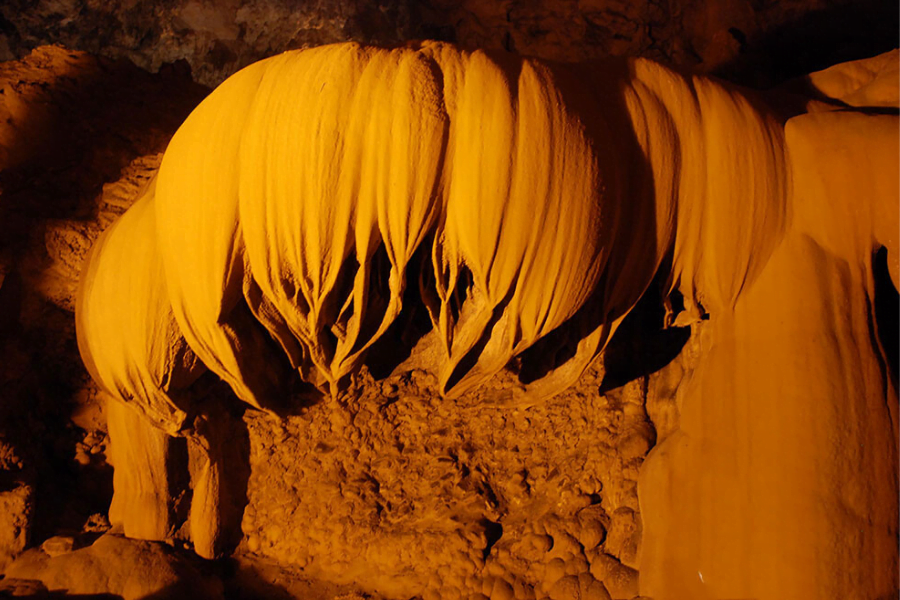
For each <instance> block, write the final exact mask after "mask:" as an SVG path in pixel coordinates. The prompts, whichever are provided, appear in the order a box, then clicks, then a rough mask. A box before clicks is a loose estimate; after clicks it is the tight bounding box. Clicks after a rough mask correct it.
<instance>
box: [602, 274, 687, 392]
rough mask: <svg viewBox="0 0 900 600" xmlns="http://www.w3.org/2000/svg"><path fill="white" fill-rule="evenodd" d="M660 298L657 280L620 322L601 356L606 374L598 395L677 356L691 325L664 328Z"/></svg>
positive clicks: (661, 366)
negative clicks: (617, 329)
mask: <svg viewBox="0 0 900 600" xmlns="http://www.w3.org/2000/svg"><path fill="white" fill-rule="evenodd" d="M675 294H676V295H679V296H680V294H677V292H675ZM661 298H662V295H661V293H660V285H659V279H657V280H655V281H654V283H653V285H651V287H650V289H649V290H647V293H646V294H644V296H643V297H642V298H641V300H640V301H639V302H638V303H637V306H635V307H634V309H633V310H632V311H631V312H630V313H629V314H628V316H627V317H625V320H624V321H622V325H621V326H620V327H619V331H618V332H616V335H615V336H614V337H613V339H612V341H611V342H610V343H609V345H608V346H607V347H606V352H605V353H604V355H603V365H604V367H605V368H606V374H605V375H604V377H603V383H602V384H601V386H600V393H601V394H602V393H605V392H608V391H609V390H612V389H615V388H617V387H620V386H622V385H625V384H626V383H628V382H629V381H633V380H635V379H638V378H640V377H645V376H647V375H650V374H652V373H655V372H656V371H659V370H660V369H662V368H663V367H665V366H666V365H668V364H669V363H670V362H672V361H673V360H674V359H675V357H676V356H678V354H679V353H680V352H681V350H682V348H684V345H685V344H686V343H687V341H688V339H689V338H690V337H691V328H690V327H670V328H666V327H665V322H664V321H665V309H664V308H663V305H662V302H661ZM677 303H678V301H677V300H676V302H675V304H677Z"/></svg>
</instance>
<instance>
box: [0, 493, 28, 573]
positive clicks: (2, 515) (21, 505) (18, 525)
mask: <svg viewBox="0 0 900 600" xmlns="http://www.w3.org/2000/svg"><path fill="white" fill-rule="evenodd" d="M33 496H34V494H33V490H32V489H31V487H30V486H28V485H24V484H21V483H19V484H16V485H15V486H14V487H12V488H11V489H6V490H3V491H0V569H2V568H4V567H5V566H6V565H7V564H8V563H9V562H10V561H12V560H13V559H14V558H15V557H16V556H18V555H19V554H20V553H21V552H22V551H23V550H25V547H26V545H27V544H28V541H29V537H30V533H31V528H32V518H33V513H34V505H33V503H34V498H33Z"/></svg>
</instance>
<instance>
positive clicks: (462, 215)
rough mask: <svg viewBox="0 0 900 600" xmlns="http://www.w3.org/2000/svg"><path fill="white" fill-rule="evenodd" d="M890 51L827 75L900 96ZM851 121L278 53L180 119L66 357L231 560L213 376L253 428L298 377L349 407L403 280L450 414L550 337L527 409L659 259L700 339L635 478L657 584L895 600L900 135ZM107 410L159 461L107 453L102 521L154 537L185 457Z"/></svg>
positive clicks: (489, 63) (650, 589)
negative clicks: (195, 400)
mask: <svg viewBox="0 0 900 600" xmlns="http://www.w3.org/2000/svg"><path fill="white" fill-rule="evenodd" d="M892 56H893V58H891V59H890V60H888V59H885V58H883V57H879V58H878V59H873V61H875V62H869V63H865V64H863V63H859V64H856V63H854V64H852V65H850V66H847V67H846V68H845V69H844V71H830V72H824V73H823V74H816V75H814V76H812V77H811V79H810V81H811V82H812V84H813V85H816V86H818V87H819V89H820V91H821V92H822V94H823V96H830V97H832V98H834V99H835V100H841V99H843V100H845V101H846V103H847V104H849V105H853V106H863V107H865V106H879V107H885V106H888V107H890V106H893V107H896V102H897V98H896V85H893V87H892V86H891V82H892V81H893V82H894V84H896V54H893V55H892ZM879 61H880V62H879ZM891 69H893V71H891ZM892 77H893V79H892ZM892 93H893V96H892V95H891V94H892ZM832 108H833V106H832V105H829V104H827V103H824V102H812V103H810V105H809V107H808V111H809V112H808V113H807V114H803V115H800V116H797V117H794V118H792V119H790V120H788V121H787V124H786V125H785V123H784V122H783V121H782V120H780V119H779V118H777V117H776V116H775V115H774V113H772V112H771V111H769V110H767V109H764V108H762V104H761V103H760V100H759V99H758V98H755V97H751V96H750V95H748V94H746V93H744V92H741V91H738V90H736V89H733V88H731V87H728V86H725V85H724V84H721V83H719V82H716V81H714V80H712V79H709V78H705V77H699V76H688V75H683V74H680V73H677V72H675V71H672V70H669V69H667V68H664V67H662V66H660V65H658V64H656V63H653V62H650V61H646V60H633V61H628V62H625V61H621V62H609V63H598V64H592V65H565V66H564V65H553V64H546V63H543V62H540V61H537V60H526V59H520V58H515V57H512V56H509V55H504V56H499V55H498V56H494V55H490V54H487V53H484V52H480V51H476V52H464V51H461V50H458V49H456V48H454V47H452V46H450V45H446V44H440V43H423V44H421V45H420V46H417V47H406V48H399V49H394V50H386V49H380V48H369V47H361V46H359V45H357V44H341V45H334V46H326V47H322V48H317V49H312V50H305V51H296V52H288V53H284V54H281V55H279V56H276V57H273V58H270V59H267V60H264V61H262V62H259V63H256V64H254V65H251V66H249V67H247V68H246V69H244V70H242V71H241V72H239V73H238V74H236V75H234V76H232V77H231V78H230V79H228V80H227V81H226V82H225V83H223V84H222V85H221V86H220V87H219V88H218V89H216V90H215V91H214V92H213V93H212V94H211V95H210V96H209V97H208V98H207V99H206V100H205V101H204V102H203V103H202V104H201V105H200V106H199V107H198V108H197V109H196V110H195V111H194V112H193V114H192V115H191V116H190V117H189V118H188V120H187V121H186V122H185V124H184V125H183V126H182V127H181V128H180V129H179V131H178V132H177V134H176V135H175V137H174V138H173V139H172V141H171V143H170V145H169V147H168V149H167V151H166V154H165V158H164V160H163V162H162V166H161V168H160V170H159V173H158V176H157V178H156V180H155V182H154V183H153V184H152V185H151V186H150V187H149V188H148V189H147V190H146V192H145V194H144V196H143V197H142V199H141V200H140V201H139V202H138V203H137V204H135V205H134V206H133V207H132V208H131V209H130V210H129V211H128V212H127V213H126V214H125V215H124V216H123V217H122V218H121V219H120V220H119V221H118V222H117V223H116V224H115V225H114V226H113V227H112V228H111V229H110V230H109V231H107V232H106V233H105V234H104V236H103V238H102V239H101V240H100V241H99V242H98V243H97V244H96V245H95V247H94V249H93V251H92V254H91V257H90V260H89V261H88V264H87V267H86V268H85V271H84V276H83V280H82V286H81V289H80V292H79V296H78V311H77V325H78V339H79V348H80V350H81V353H82V356H83V358H84V360H85V363H86V364H87V365H88V368H89V370H90V372H91V374H92V375H93V376H94V378H95V379H96V380H97V381H98V383H100V384H101V385H102V386H103V387H104V388H105V389H106V390H107V391H108V392H110V393H111V394H113V395H114V396H115V397H116V398H118V399H119V400H122V401H123V402H124V403H125V404H126V405H129V406H131V407H132V408H134V409H136V410H137V412H138V413H139V414H140V416H141V418H143V419H147V420H149V422H151V423H152V424H153V425H154V426H156V427H157V428H159V429H161V430H162V431H164V432H165V433H166V434H168V435H186V436H187V437H189V438H190V439H191V440H192V441H191V443H192V444H194V445H195V446H196V447H197V448H200V449H201V450H202V452H201V451H199V450H198V452H200V455H202V456H203V457H205V458H202V461H205V462H203V464H205V465H206V466H205V467H204V468H205V469H206V471H203V474H202V475H201V476H199V480H198V481H199V482H200V483H198V484H197V486H196V487H195V488H194V492H193V494H194V497H193V500H192V505H191V506H192V508H191V511H192V512H191V531H192V536H193V539H194V544H195V548H196V549H197V551H198V552H199V553H201V554H204V555H206V556H213V555H215V554H216V553H218V552H219V551H220V550H219V547H220V540H219V538H218V537H217V536H219V535H220V529H221V527H222V522H224V521H223V520H224V519H226V516H224V513H223V512H222V511H221V510H219V508H218V506H219V505H218V503H219V502H220V501H221V494H220V492H219V491H218V490H219V483H217V482H218V479H217V478H218V477H220V476H223V475H222V473H223V471H222V470H221V469H222V468H223V467H222V464H221V462H222V461H221V460H219V458H217V455H216V444H215V443H213V442H210V441H209V440H210V439H212V438H211V437H210V436H211V435H212V434H211V433H209V432H208V431H207V432H200V431H194V430H190V429H189V428H188V427H187V424H188V423H190V422H191V420H190V419H189V418H188V417H190V416H193V415H194V413H195V412H196V411H197V410H199V409H197V408H196V407H194V406H193V405H192V404H191V400H190V398H191V397H190V395H189V394H188V393H186V392H185V390H186V389H187V387H188V386H190V384H191V383H192V382H194V381H195V380H196V379H197V377H199V376H200V374H201V372H202V371H203V370H204V369H205V368H208V369H209V370H211V371H213V372H214V373H215V374H216V375H218V376H219V377H220V378H221V379H222V380H224V381H225V382H227V383H228V384H229V385H230V386H231V388H232V389H233V390H234V392H235V394H236V395H237V396H238V397H239V398H240V399H242V400H243V401H245V402H247V403H249V404H251V405H253V406H255V407H258V408H264V409H269V410H274V407H276V406H279V405H281V404H283V402H284V400H283V398H284V397H285V395H286V386H287V385H288V382H289V379H290V378H289V377H288V375H289V374H290V373H289V370H288V369H287V365H290V366H291V367H293V369H294V370H295V371H296V372H297V373H299V376H300V377H301V378H302V379H303V380H304V381H306V382H308V383H311V384H313V385H315V386H317V387H318V388H320V389H321V390H322V391H324V392H327V393H330V394H332V395H337V394H339V393H340V392H341V390H342V389H343V386H344V385H345V382H346V380H347V378H348V377H350V376H353V375H354V374H355V373H357V372H358V371H359V369H360V367H361V366H362V362H363V360H364V358H365V355H366V351H367V350H368V349H370V348H371V347H372V345H373V344H374V343H376V342H377V341H378V340H379V339H380V338H382V337H383V336H384V334H385V332H386V331H388V328H389V327H390V326H391V325H392V324H393V323H394V322H395V321H396V320H397V318H398V316H399V315H400V312H401V310H402V309H403V308H404V301H405V300H404V299H405V298H406V299H407V300H406V301H408V298H410V297H411V295H410V294H409V293H408V292H407V288H412V290H414V291H415V292H416V293H415V294H414V297H415V298H416V301H421V302H422V303H423V304H424V306H425V307H426V308H427V311H428V314H429V315H430V318H431V321H432V324H433V328H434V333H433V334H432V335H431V336H428V337H426V338H424V341H425V343H426V344H431V345H430V346H428V347H427V348H426V349H424V350H421V355H422V356H424V357H426V359H427V362H429V365H428V367H429V369H430V370H431V371H432V372H433V373H435V374H436V376H437V378H438V382H439V390H440V393H441V394H442V395H443V396H445V397H446V398H447V399H448V401H451V399H453V398H456V397H459V396H461V395H462V394H464V393H465V392H467V391H468V390H472V389H477V386H479V385H481V384H483V383H484V382H486V381H488V380H490V379H491V378H492V377H494V376H495V375H496V374H497V373H498V372H500V371H501V370H503V369H504V367H505V366H506V365H507V364H508V363H509V362H510V361H511V360H512V359H513V358H514V357H516V356H520V355H521V354H522V353H523V352H525V351H526V350H528V349H529V348H532V347H533V346H535V344H536V343H537V342H538V341H539V340H546V339H547V336H548V334H550V333H551V332H555V333H557V334H559V336H560V339H562V340H563V341H562V342H560V343H561V344H562V345H564V346H566V347H567V348H568V349H569V351H568V353H564V356H565V357H567V358H564V359H561V360H560V361H559V364H557V363H556V362H552V361H551V362H552V364H548V365H546V368H545V369H544V370H543V371H542V372H541V373H540V375H541V376H540V377H537V378H535V379H534V380H523V381H521V382H519V383H518V384H517V387H516V389H515V390H513V393H514V397H515V398H516V399H517V400H521V401H523V402H536V401H539V400H541V399H543V398H547V397H550V396H553V395H555V394H557V393H558V392H560V391H561V390H563V389H565V388H567V387H568V386H570V385H572V384H573V383H574V382H575V381H576V380H577V379H578V378H579V376H580V375H581V373H582V372H583V371H584V370H585V369H586V368H587V367H588V366H589V365H590V364H591V362H592V360H593V359H594V358H595V357H597V356H598V354H600V353H601V352H602V351H603V349H604V348H605V347H606V345H607V343H608V341H609V340H610V338H611V336H612V335H613V333H614V332H615V331H616V329H617V327H618V326H619V324H620V323H621V322H622V321H623V319H624V318H625V316H626V315H628V313H629V312H630V311H631V310H632V308H633V307H634V306H635V304H636V303H637V302H638V300H639V299H640V298H641V297H642V295H643V294H644V292H645V291H646V290H647V288H648V286H649V285H650V283H651V281H652V280H653V278H654V277H655V276H657V274H658V273H660V271H661V269H663V271H662V276H663V278H664V281H665V284H666V289H665V291H666V292H667V293H668V292H673V291H675V290H677V291H679V292H681V294H682V295H683V296H684V299H685V313H684V314H683V315H681V316H679V324H688V323H690V322H692V321H699V320H701V319H706V318H710V319H711V326H710V327H709V328H707V329H704V330H703V331H704V337H703V339H701V340H700V342H699V344H700V346H699V347H701V348H702V352H703V354H702V357H701V362H700V366H699V367H698V369H697V371H696V372H695V373H694V375H693V376H692V377H691V378H690V380H689V381H687V382H686V383H685V384H684V385H683V386H682V387H681V388H680V389H679V391H678V400H679V405H680V409H681V427H680V429H679V430H678V431H677V432H676V433H674V434H672V435H671V436H669V437H668V438H666V440H665V441H664V442H663V443H662V444H660V445H659V446H657V448H656V449H654V450H653V452H652V453H651V454H650V457H649V458H648V460H647V462H646V464H645V466H644V468H643V470H642V472H641V481H640V485H641V495H640V498H641V511H642V514H643V515H644V517H643V518H644V533H643V539H644V542H643V548H644V549H643V554H642V556H641V558H640V572H641V578H640V581H641V583H640V585H641V593H642V594H645V595H647V596H651V597H653V598H656V599H658V600H662V599H665V598H675V599H681V598H693V599H702V598H724V597H733V598H738V597H747V598H750V597H753V598H773V599H774V598H809V599H818V598H820V599H823V600H824V599H826V598H827V599H833V598H839V597H841V598H843V597H846V598H850V597H854V598H855V597H858V598H874V597H877V596H878V595H879V594H888V593H891V592H895V591H896V589H897V576H896V573H895V572H894V570H893V569H888V568H885V565H893V564H896V560H897V548H896V534H897V523H896V517H897V490H896V467H897V457H896V448H895V442H894V441H893V440H895V439H896V436H895V434H896V414H895V413H892V412H891V411H892V410H893V407H895V406H896V389H895V383H894V382H892V380H891V379H890V377H886V376H885V373H886V371H885V369H886V367H885V366H884V360H883V352H882V349H881V348H880V347H879V346H878V343H877V341H876V342H875V343H873V342H872V339H873V338H872V336H871V331H870V328H869V320H868V319H869V314H870V310H871V309H870V305H869V304H867V302H868V299H869V298H871V297H872V294H873V291H872V290H873V283H872V278H871V275H870V273H871V264H872V255H873V253H874V252H875V251H876V250H877V249H878V248H880V247H881V246H886V247H887V248H888V257H889V261H891V262H890V264H891V265H892V266H891V277H892V278H893V281H894V283H895V285H896V282H897V281H898V278H897V272H896V271H897V262H896V257H897V243H898V239H897V228H898V226H897V220H898V217H897V203H898V194H897V164H898V154H897V146H898V142H897V117H896V114H895V113H889V112H885V111H881V112H877V111H876V112H875V113H870V112H848V111H833V110H832ZM411 274H413V275H411ZM432 342H434V343H432ZM111 415H112V416H111V424H110V429H111V434H112V435H113V436H115V435H120V436H122V437H123V438H124V437H128V436H133V437H134V438H135V439H136V440H137V439H138V438H140V439H144V438H146V439H147V440H151V439H152V440H155V441H152V443H151V442H146V444H147V445H148V447H154V448H157V447H158V449H157V450H153V452H156V453H157V454H156V455H158V460H157V459H150V460H149V461H148V459H147V458H146V456H145V457H143V458H142V457H140V456H137V455H135V457H133V458H128V456H125V455H123V458H122V459H121V460H118V459H117V460H118V462H117V464H116V478H117V479H116V495H117V496H116V498H117V500H116V501H115V502H117V504H116V503H114V508H115V509H116V510H118V511H119V514H118V516H116V515H111V516H113V517H114V518H117V519H119V520H120V521H124V522H125V523H126V525H127V524H128V523H129V522H131V523H132V525H131V531H129V530H128V527H127V526H126V532H127V533H128V534H129V535H134V536H135V537H145V538H150V539H163V538H165V536H166V535H167V533H166V531H167V528H168V527H169V524H168V521H167V518H168V517H167V514H168V512H167V511H169V510H170V509H169V508H167V506H168V505H167V502H170V499H168V498H167V497H166V489H167V488H166V487H165V486H166V485H167V484H166V481H165V479H166V475H165V460H166V458H165V457H166V453H167V452H168V450H167V446H166V444H168V442H167V441H166V440H167V439H169V438H168V437H167V436H166V435H163V434H162V433H161V432H156V431H155V430H149V429H148V430H147V431H144V432H142V431H141V427H142V424H141V423H142V422H141V420H140V418H137V415H136V414H135V413H133V412H132V413H129V412H128V411H125V410H124V409H122V408H121V407H119V408H116V409H115V410H113V411H112V413H111ZM112 421H115V423H117V424H115V425H114V424H113V422H112ZM116 428H118V429H116ZM117 431H118V432H119V433H118V434H117V433H116V432H117ZM128 432H131V433H128ZM134 443H135V444H137V443H144V442H138V441H135V442H134ZM154 444H155V446H154ZM828 444H833V447H827V445H828ZM861 444H862V445H863V446H864V447H863V446H861ZM192 447H193V446H192ZM857 447H860V449H859V450H858V451H857V450H856V448H857ZM122 452H124V451H122ZM146 452H150V450H147V451H146ZM154 460H155V462H154ZM142 461H144V462H142ZM202 461H201V462H202ZM145 463H146V464H145ZM150 463H153V464H150ZM129 465H130V466H129ZM154 465H155V466H154ZM129 469H130V470H129ZM129 473H130V475H129ZM129 477H131V479H128V478H129ZM891 482H893V485H892V484H891ZM126 495H128V496H127V497H128V498H132V497H134V498H135V500H134V501H133V504H132V505H129V504H128V502H130V501H126V500H124V499H123V498H125V497H126ZM142 503H143V504H142ZM154 503H156V504H155V505H154ZM129 506H131V508H129ZM141 507H142V508H141ZM129 511H130V512H129ZM113 512H115V511H113ZM138 513H140V514H142V515H147V516H146V517H141V516H136V515H137V514H138ZM859 556H865V557H866V558H865V560H864V561H862V563H861V562H860V561H859ZM848 565H851V566H848ZM412 591H413V592H415V590H412ZM604 593H605V592H604ZM607 597H608V596H607Z"/></svg>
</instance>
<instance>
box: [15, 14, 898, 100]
mask: <svg viewBox="0 0 900 600" xmlns="http://www.w3.org/2000/svg"><path fill="white" fill-rule="evenodd" d="M0 15H2V17H3V18H4V19H5V21H4V24H5V26H4V27H2V28H0V32H2V34H0V51H4V50H5V51H6V52H8V53H9V54H8V57H10V58H11V57H12V56H22V55H24V54H25V53H27V52H28V51H29V50H30V49H31V48H33V47H35V46H37V45H40V44H47V43H63V44H66V45H67V46H69V47H71V48H75V49H78V50H84V51H88V52H93V53H96V54H102V55H105V56H111V57H114V58H121V57H125V58H128V59H130V60H132V61H134V62H135V64H137V65H139V66H141V67H144V68H146V69H150V70H153V71H155V70H156V69H158V68H159V67H160V65H162V64H165V63H170V62H173V61H177V60H181V59H184V60H186V61H187V62H188V63H189V64H190V66H191V68H192V70H193V73H194V76H195V79H196V80H197V81H200V82H202V83H204V84H206V85H210V86H214V85H217V84H218V83H221V81H222V80H224V79H225V78H226V77H228V76H229V75H231V74H232V73H234V72H236V71H237V70H239V69H240V68H242V67H244V66H246V65H248V64H250V63H252V62H254V61H257V60H260V59H262V58H265V57H267V56H272V55H274V54H277V53H279V52H283V51H285V50H293V49H297V48H308V47H313V46H319V45H323V44H329V43H335V42H344V41H358V42H362V43H369V44H386V45H392V44H397V43H402V42H405V41H408V40H421V39H440V40H444V41H448V42H455V43H457V44H459V45H460V46H462V47H465V48H469V49H476V48H482V49H494V50H500V49H504V50H508V51H513V52H517V53H521V54H524V55H527V56H535V57H539V58H544V59H551V60H562V61H567V62H581V61H584V60H586V59H595V58H603V57H610V56H629V57H636V56H644V57H647V58H652V59H655V60H664V61H666V62H669V63H673V64H678V65H681V66H685V67H692V68H695V69H700V70H703V71H706V72H709V71H713V70H720V71H723V72H726V73H730V74H731V75H734V76H738V77H741V78H743V79H744V80H747V79H748V78H752V81H754V82H755V83H758V84H761V85H771V84H772V83H775V82H778V81H780V80H783V79H784V78H787V77H790V76H796V75H800V74H803V73H806V72H809V71H810V70H813V69H815V68H821V67H824V66H828V65H831V64H834V63H836V62H841V61H845V60H850V59H853V58H861V57H865V56H871V55H873V54H876V53H878V52H883V51H885V50H887V49H890V48H892V47H894V45H895V44H896V38H897V35H896V22H897V16H898V14H897V6H896V3H895V2H892V1H891V0H857V1H855V2H846V1H844V0H790V1H781V2H753V1H751V0H727V1H720V2H715V3H709V2H704V1H701V0H678V1H665V2H657V1H652V0H640V1H622V0H587V1H580V2H561V1H559V2H547V1H537V0H505V1H502V2H462V1H460V0H428V1H411V0H405V1H401V2H386V1H379V2H369V1H361V0H319V1H317V2H308V3H302V4H298V3H296V2H286V1H284V0H234V1H229V2H205V1H202V0H166V1H164V2H155V3H154V4H153V5H152V6H151V5H143V4H138V5H134V6H130V5H128V6H126V5H120V4H115V3H107V2H98V1H94V0H76V1H72V2H67V3H59V2H53V1H50V0H46V1H39V2H33V1H32V2H22V1H21V0H13V1H8V2H6V3H4V6H3V7H0Z"/></svg>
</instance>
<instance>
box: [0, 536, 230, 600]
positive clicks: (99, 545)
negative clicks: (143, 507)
mask: <svg viewBox="0 0 900 600" xmlns="http://www.w3.org/2000/svg"><path fill="white" fill-rule="evenodd" d="M5 574H6V577H7V578H12V579H27V580H37V581H40V582H41V583H42V584H43V585H44V586H45V587H46V588H47V590H49V591H51V592H53V591H54V590H65V591H66V592H68V593H71V594H115V595H118V596H120V597H122V598H123V599H125V600H138V599H139V598H145V597H147V596H151V595H152V596H153V597H154V598H172V599H173V600H174V599H175V598H197V599H198V600H216V599H221V598H222V597H223V595H222V587H221V583H220V582H219V581H218V580H215V579H210V578H207V577H206V576H204V575H203V574H202V573H201V571H200V570H199V569H198V567H197V566H195V565H194V564H192V562H191V561H189V560H187V559H185V558H184V557H182V556H179V555H178V554H176V553H175V552H174V551H173V550H171V549H170V548H168V547H167V546H165V545H164V544H158V543H153V542H142V541H136V540H129V539H127V538H123V537H120V536H115V535H110V534H107V535H104V536H101V537H100V538H99V539H98V540H97V541H96V542H94V543H93V544H92V545H90V546H88V547H86V548H82V549H80V550H75V551H74V552H69V553H65V554H61V555H58V556H49V555H47V554H45V553H44V552H43V551H42V550H40V549H33V550H29V551H27V552H26V553H25V554H23V555H22V556H21V557H19V558H18V559H17V560H16V561H15V562H13V563H12V564H11V565H9V566H8V567H7V569H6V572H5Z"/></svg>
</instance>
